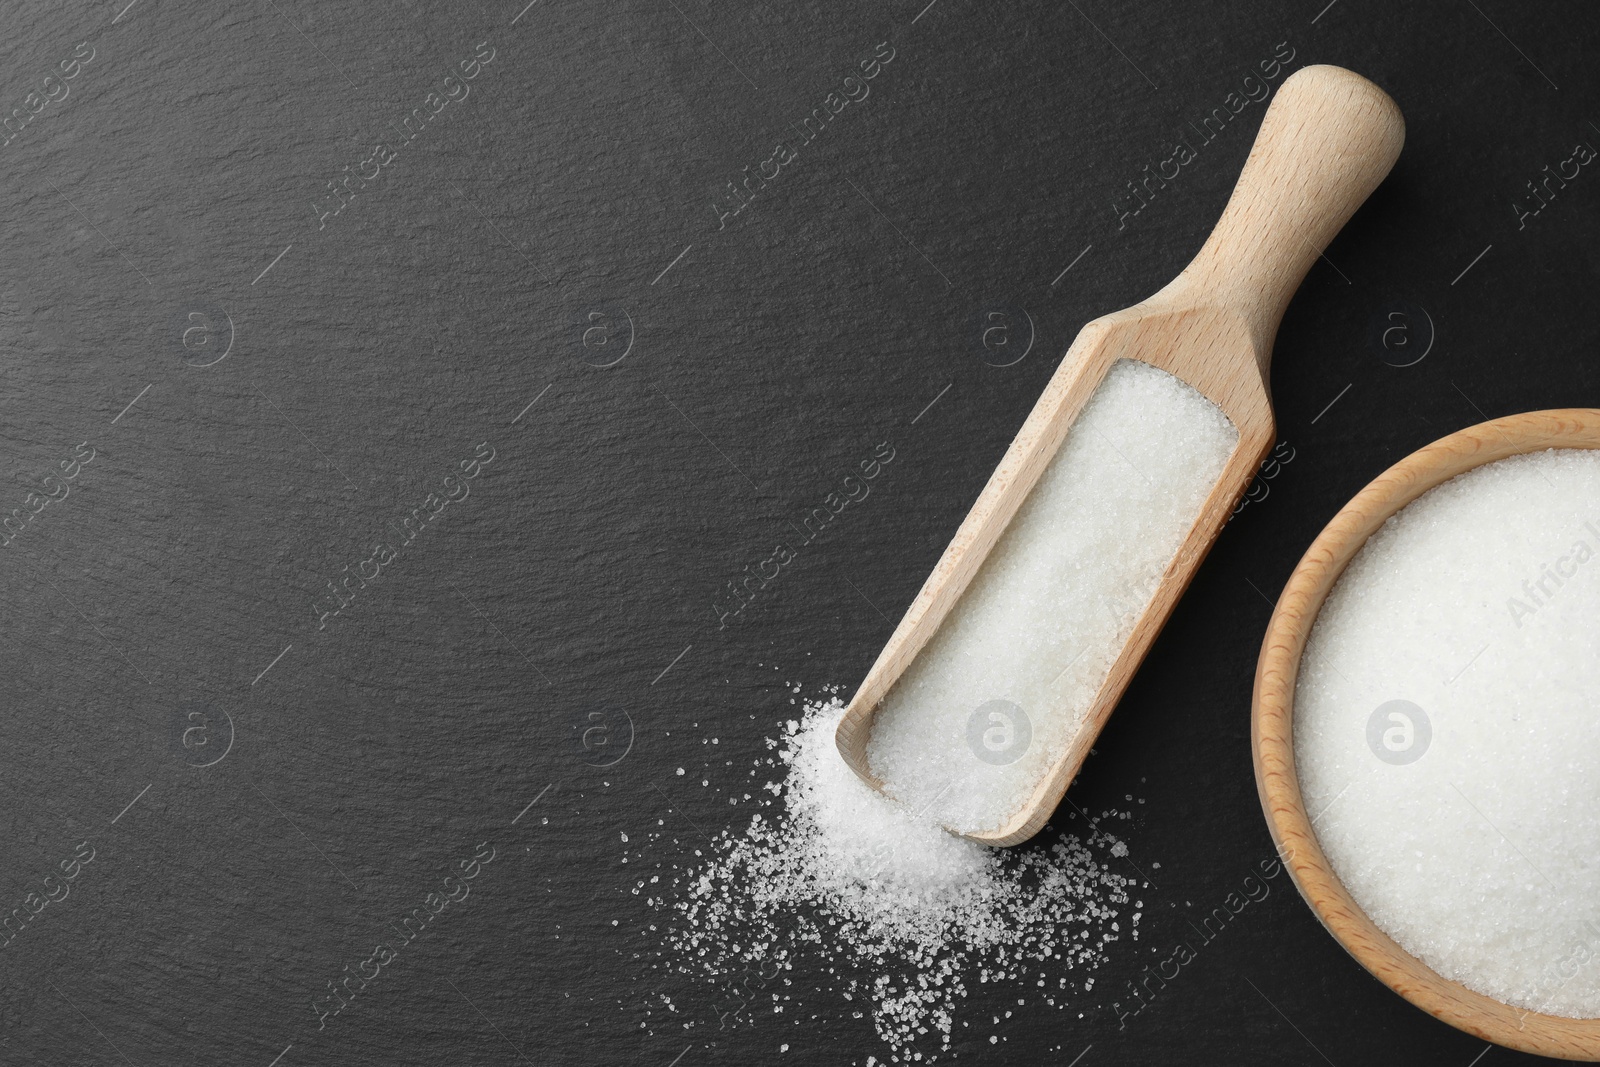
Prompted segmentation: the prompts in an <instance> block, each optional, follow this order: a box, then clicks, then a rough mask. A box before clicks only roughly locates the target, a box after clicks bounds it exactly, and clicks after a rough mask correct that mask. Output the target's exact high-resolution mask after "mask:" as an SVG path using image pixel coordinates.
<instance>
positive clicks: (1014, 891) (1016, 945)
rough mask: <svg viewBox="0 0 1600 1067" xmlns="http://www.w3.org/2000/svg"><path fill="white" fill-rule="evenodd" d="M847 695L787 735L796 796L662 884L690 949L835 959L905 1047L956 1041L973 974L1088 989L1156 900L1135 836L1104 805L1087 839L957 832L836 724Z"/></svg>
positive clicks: (774, 967) (894, 1055)
mask: <svg viewBox="0 0 1600 1067" xmlns="http://www.w3.org/2000/svg"><path fill="white" fill-rule="evenodd" d="M843 710H844V709H843V705H842V704H841V703H840V702H839V701H838V700H837V699H830V700H828V701H826V702H813V703H808V704H807V705H806V707H805V711H804V717H803V718H802V719H800V720H798V721H792V722H790V723H789V724H788V728H787V731H786V733H785V735H784V736H783V737H782V738H781V739H780V740H777V741H773V742H770V743H771V744H772V745H773V746H774V747H776V748H777V749H778V753H777V755H778V763H779V764H780V765H781V766H783V767H786V768H787V771H788V774H787V777H786V778H785V779H784V780H782V781H781V782H774V783H769V784H768V786H767V789H768V791H769V792H770V793H771V794H773V796H774V798H776V799H775V800H774V801H773V803H772V806H773V807H778V801H779V800H781V812H779V813H776V814H769V815H761V814H757V815H755V816H753V817H752V818H751V821H750V824H749V826H748V828H747V829H746V830H745V831H744V832H743V833H742V834H735V833H732V832H729V833H724V834H723V835H721V836H720V837H719V839H718V842H717V844H716V846H715V847H714V848H713V850H712V855H711V856H710V857H708V858H706V859H705V860H704V862H703V865H702V866H699V867H697V868H696V869H694V870H691V871H689V872H687V873H686V875H685V876H684V877H683V878H682V879H680V881H679V883H678V885H677V887H676V899H671V900H669V899H667V898H662V899H661V900H660V901H659V902H658V906H670V907H672V908H673V909H674V910H675V911H676V922H675V924H674V928H673V930H672V932H671V934H670V938H669V943H670V945H671V947H672V948H673V949H675V950H676V953H677V958H678V959H679V961H680V963H681V966H682V967H683V968H684V969H685V970H688V971H690V972H691V973H696V974H698V975H700V976H701V977H704V978H708V979H710V980H711V981H712V982H714V983H716V984H719V985H722V984H729V983H731V982H732V981H733V980H735V979H737V978H738V977H739V976H741V975H746V974H754V975H759V976H761V978H762V979H773V978H777V977H779V976H780V975H781V974H782V973H783V972H788V971H790V970H792V969H793V968H794V967H795V965H796V964H797V963H799V964H801V965H802V966H808V965H809V966H813V967H814V966H816V965H821V966H822V967H824V968H825V969H826V970H827V971H828V972H829V973H831V974H832V975H834V976H835V977H836V979H837V982H838V985H837V991H838V993H839V994H840V997H841V1006H843V1007H859V1008H860V1010H861V1011H865V1012H870V1014H871V1018H872V1021H873V1024H874V1026H875V1027H876V1029H877V1032H878V1034H879V1036H880V1037H881V1038H882V1039H883V1040H884V1042H885V1043H886V1044H887V1049H886V1056H887V1062H891V1063H902V1062H912V1061H920V1062H930V1061H932V1060H933V1059H935V1058H936V1057H937V1055H938V1053H939V1052H940V1051H943V1050H948V1049H949V1047H950V1038H951V1035H952V1032H953V1031H954V1030H956V1029H957V1028H958V1020H957V1018H956V1010H957V1004H958V1002H959V1001H960V1000H961V998H963V997H965V996H966V995H967V989H968V986H969V984H970V983H974V982H978V983H996V982H1004V983H1014V984H1015V985H1017V987H1018V989H1019V992H1022V993H1027V994H1030V995H1032V996H1034V997H1035V998H1037V999H1042V1000H1045V1001H1046V1002H1047V1003H1050V1004H1054V1005H1056V1006H1058V1007H1065V1006H1066V1004H1065V1000H1064V998H1065V997H1066V996H1067V994H1068V992H1069V991H1074V990H1084V991H1086V990H1088V989H1089V988H1090V987H1091V986H1092V985H1093V978H1092V977H1091V974H1092V972H1093V970H1094V969H1095V968H1096V967H1097V966H1098V965H1099V964H1100V963H1101V962H1102V961H1103V960H1104V959H1105V958H1106V953H1107V949H1108V946H1109V945H1111V943H1113V942H1115V941H1118V940H1121V939H1123V938H1129V939H1136V937H1137V934H1136V932H1135V931H1136V925H1137V922H1138V918H1139V913H1138V911H1137V910H1134V911H1133V913H1132V914H1131V915H1126V914H1123V913H1124V912H1125V911H1127V905H1128V903H1129V892H1128V891H1129V889H1130V888H1131V887H1134V886H1135V885H1136V882H1135V880H1134V879H1133V878H1132V877H1129V876H1124V875H1122V874H1118V873H1115V872H1113V871H1112V870H1110V869H1109V867H1108V866H1107V864H1109V863H1110V862H1112V860H1111V858H1110V856H1111V854H1112V850H1113V849H1115V850H1117V853H1118V854H1120V855H1123V856H1126V855H1127V848H1126V845H1125V844H1124V843H1123V842H1121V841H1120V840H1118V839H1117V838H1115V837H1113V836H1111V835H1110V834H1109V833H1106V832H1104V831H1103V830H1099V829H1096V828H1094V827H1095V826H1098V825H1099V824H1100V821H1098V820H1097V822H1096V823H1095V824H1094V826H1091V827H1090V828H1089V829H1087V831H1086V832H1087V834H1088V836H1087V838H1085V839H1082V840H1080V839H1079V838H1076V837H1072V836H1063V837H1062V838H1061V839H1060V840H1059V841H1057V842H1056V843H1055V844H1053V845H1051V846H1049V847H1041V846H1035V847H1032V848H1029V849H1025V850H1016V851H1012V852H1007V853H1002V852H1000V851H998V850H994V849H989V848H985V847H983V846H981V845H978V844H975V843H973V842H971V841H968V840H965V839H963V838H959V837H955V836H953V835H951V834H948V833H946V832H944V831H943V830H941V829H940V828H939V827H938V826H937V825H935V824H933V823H931V822H928V821H926V820H923V819H918V818H915V817H914V816H912V815H911V814H910V813H908V812H907V811H906V810H905V809H904V808H902V807H901V806H900V805H898V804H896V803H894V802H893V801H891V800H889V799H888V798H886V797H884V796H883V795H882V794H880V793H877V792H875V791H874V790H872V789H871V788H869V787H868V786H866V785H865V784H864V783H862V781H861V780H860V779H859V778H857V777H856V775H855V774H854V772H852V771H851V770H850V768H849V767H847V766H846V765H845V763H844V762H843V761H842V760H841V759H840V757H839V754H838V750H837V749H836V748H835V746H834V741H833V733H834V729H835V728H836V727H837V725H838V723H839V719H840V718H841V717H842V715H843ZM1107 816H1109V817H1110V818H1116V817H1117V816H1116V814H1115V813H1107ZM1124 817H1125V816H1124ZM1102 818H1103V819H1104V818H1105V817H1102ZM1123 865H1124V866H1126V864H1125V861H1124V863H1123ZM1141 906H1142V905H1141V904H1139V903H1138V902H1134V904H1133V908H1134V909H1137V908H1139V907H1141ZM746 984H747V983H746ZM786 999H787V998H786ZM772 1000H773V1003H771V1004H769V1005H766V1006H765V1007H766V1010H768V1011H776V1012H779V1013H781V1012H782V1011H783V1008H784V1005H783V1004H782V1003H780V1002H778V999H777V997H776V996H774V997H773V998H772ZM816 1009H817V1006H816V1005H810V1006H809V1010H812V1011H815V1010H816ZM748 1010H750V1011H751V1012H752V1013H754V1012H757V1011H761V1010H762V1006H761V1005H760V1003H759V1002H753V1003H752V1006H751V1007H750V1008H749V1009H748ZM792 1014H793V1013H792ZM1007 1014H1009V1011H1008V1012H1007ZM858 1017H859V1013H858ZM795 1021H798V1019H797V1020H795ZM986 1021H987V1020H985V1019H980V1020H979V1023H980V1024H982V1023H983V1022H986ZM868 1062H872V1060H869V1061H868ZM877 1062H884V1060H882V1059H879V1060H877Z"/></svg>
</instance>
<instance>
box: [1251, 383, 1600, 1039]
mask: <svg viewBox="0 0 1600 1067" xmlns="http://www.w3.org/2000/svg"><path fill="white" fill-rule="evenodd" d="M1553 448H1588V449H1600V409H1595V408H1561V409H1554V410H1548V411H1532V412H1526V413H1523V414H1519V415H1509V416H1506V417H1504V418H1498V419H1491V420H1489V421H1487V422H1482V423H1478V424H1477V425H1475V426H1469V427H1467V428H1466V429H1463V430H1459V431H1457V432H1455V433H1452V434H1450V435H1448V436H1446V437H1442V438H1440V439H1439V440H1437V441H1434V442H1433V443H1432V444H1429V445H1427V446H1425V447H1423V448H1420V449H1418V450H1417V451H1415V452H1413V453H1411V454H1410V455H1408V456H1406V457H1405V458H1404V459H1402V460H1401V461H1400V462H1398V463H1396V464H1395V465H1394V466H1392V467H1390V468H1389V469H1388V470H1386V471H1384V472H1383V473H1382V474H1380V475H1379V476H1378V477H1377V478H1375V479H1373V480H1372V481H1371V482H1369V483H1368V484H1367V485H1366V486H1365V487H1364V488H1363V489H1362V490H1361V491H1360V492H1359V493H1357V494H1356V495H1355V496H1354V497H1352V498H1351V499H1350V501H1349V502H1348V503H1347V504H1345V506H1344V507H1343V508H1341V509H1340V510H1339V512H1338V513H1337V514H1336V515H1334V517H1333V518H1332V519H1331V520H1330V521H1329V522H1328V524H1327V526H1325V527H1324V528H1323V530H1322V532H1321V533H1319V534H1318V535H1317V538H1316V540H1315V541H1313V542H1312V543H1311V547H1310V548H1308V549H1307V550H1306V553H1305V555H1304V556H1303V557H1301V559H1300V562H1299V563H1298V564H1296V565H1295V568H1294V571H1293V573H1292V574H1291V575H1290V576H1289V581H1288V583H1287V584H1286V585H1285V586H1284V589H1283V592H1282V593H1281V594H1280V595H1279V597H1278V601H1277V603H1276V605H1275V606H1274V607H1273V611H1272V618H1271V621H1270V622H1269V623H1268V626H1267V632H1266V635H1265V637H1264V638H1263V640H1262V643H1261V653H1260V657H1259V659H1258V660H1257V664H1256V678H1255V685H1254V688H1253V692H1252V699H1251V710H1250V741H1251V750H1252V759H1253V762H1254V765H1255V774H1256V789H1257V792H1258V793H1259V795H1260V799H1261V808H1262V811H1263V813H1264V814H1265V815H1266V819H1267V826H1268V829H1269V830H1270V831H1271V833H1272V842H1273V845H1274V846H1276V848H1277V850H1278V856H1279V858H1280V859H1281V860H1282V862H1283V864H1284V866H1285V867H1286V868H1287V869H1288V871H1289V875H1290V878H1291V880H1292V881H1293V882H1294V884H1295V888H1296V889H1298V890H1299V891H1300V895H1301V897H1303V898H1304V899H1305V901H1306V903H1307V904H1308V905H1309V906H1310V908H1311V911H1312V913H1313V914H1315V915H1316V917H1317V918H1318V920H1319V921H1321V923H1322V925H1323V926H1324V927H1325V928H1326V929H1327V930H1328V932H1329V933H1330V934H1332V935H1333V937H1334V939H1335V940H1336V941H1338V942H1339V944H1340V945H1341V946H1343V948H1344V949H1345V951H1347V952H1348V953H1350V955H1351V956H1353V957H1355V959H1356V961H1357V962H1358V963H1360V964H1361V965H1362V966H1363V967H1365V968H1366V969H1367V970H1368V971H1369V972H1370V973H1371V974H1372V975H1373V977H1375V978H1377V979H1378V980H1379V981H1381V982H1383V983H1384V984H1385V985H1387V986H1388V987H1389V988H1390V989H1392V990H1394V991H1395V992H1396V993H1398V994H1400V995H1401V996H1402V997H1404V998H1405V999H1406V1000H1408V1001H1410V1002H1411V1003H1412V1004H1414V1005H1416V1006H1417V1007H1419V1008H1421V1009H1422V1010H1423V1011H1426V1012H1428V1013H1429V1014H1430V1015H1432V1016H1434V1017H1435V1018H1437V1019H1440V1020H1442V1021H1444V1022H1446V1023H1449V1024H1450V1025H1451V1026H1454V1027H1456V1028H1457V1029H1458V1030H1462V1031H1465V1032H1466V1033H1469V1034H1472V1035H1474V1036H1475V1037H1479V1038H1481V1039H1483V1040H1485V1041H1490V1042H1493V1043H1495V1044H1498V1045H1503V1046H1505V1047H1507V1048H1512V1049H1516V1050H1519V1051H1522V1052H1530V1053H1535V1054H1538V1055H1543V1056H1553V1057H1557V1058H1561V1059H1572V1060H1591V1061H1593V1060H1600V1018H1592V1019H1568V1018H1565V1017H1562V1016H1557V1015H1545V1014H1542V1013H1539V1012H1533V1011H1525V1010H1523V1009H1521V1008H1514V1007H1512V1006H1511V1005H1508V1004H1505V1003H1502V1002H1501V1001H1498V1000H1495V999H1493V998H1492V997H1488V996H1485V995H1484V994H1482V993H1477V992H1474V991H1473V990H1471V989H1468V988H1467V987H1466V986H1464V985H1462V984H1461V983H1459V982H1456V981H1454V980H1452V979H1449V978H1446V977H1444V976H1443V975H1440V974H1439V973H1437V972H1436V971H1434V970H1433V969H1432V968H1430V967H1429V966H1428V965H1427V964H1425V963H1423V962H1422V961H1421V960H1418V959H1417V958H1416V957H1414V956H1412V955H1411V954H1410V953H1408V952H1406V951H1405V949H1403V948H1401V947H1400V946H1399V945H1398V944H1397V943H1395V941H1394V940H1393V939H1392V938H1390V937H1389V935H1388V934H1386V933H1384V932H1383V931H1382V930H1381V929H1379V928H1378V926H1377V925H1376V924H1375V923H1373V921H1372V920H1371V919H1369V918H1368V917H1367V915H1366V913H1365V912H1363V911H1362V910H1361V907H1360V905H1359V904H1357V903H1356V901H1355V899H1354V898H1353V897H1352V896H1351V895H1350V892H1349V890H1347V889H1346V888H1345V887H1344V884H1343V883H1342V882H1340V881H1339V879H1338V877H1337V876H1336V875H1335V874H1334V873H1333V869H1332V866H1331V865H1330V864H1329V862H1328V859H1327V857H1326V856H1325V855H1324V854H1323V852H1322V847H1321V845H1320V844H1319V843H1318V841H1317V838H1316V834H1315V832H1314V831H1313V830H1312V828H1311V820H1310V818H1309V817H1308V815H1307V812H1306V808H1305V803H1304V799H1303V798H1302V797H1301V795H1300V783H1299V779H1298V777H1297V774H1296V771H1295V765H1294V691H1295V682H1296V678H1297V675H1298V673H1299V666H1300V657H1301V653H1302V652H1303V650H1304V648H1305V642H1306V639H1307V638H1308V637H1309V636H1310V633H1311V629H1312V626H1313V625H1314V623H1315V622H1316V617H1317V613H1318V612H1319V611H1320V610H1321V608H1322V605H1323V602H1324V601H1325V600H1326V599H1327V596H1328V593H1329V592H1330V591H1331V590H1332V588H1333V586H1334V585H1335V584H1336V583H1337V581H1338V579H1339V577H1340V576H1341V575H1342V574H1343V573H1344V570H1345V567H1346V566H1347V565H1348V564H1349V562H1350V560H1351V559H1352V558H1354V556H1355V554H1356V553H1357V552H1359V551H1360V549H1361V548H1362V546H1364V545H1365V544H1366V542H1367V539H1368V538H1369V537H1370V536H1371V535H1372V534H1373V533H1374V532H1375V531H1376V530H1377V529H1378V528H1380V527H1381V526H1382V525H1383V524H1384V522H1385V521H1387V520H1388V519H1389V518H1390V517H1391V516H1392V515H1394V514H1395V513H1397V512H1398V511H1399V510H1400V509H1401V508H1403V507H1405V506H1406V505H1407V504H1410V503H1411V502H1412V501H1414V500H1415V499H1416V498H1417V497H1419V496H1421V495H1422V494H1423V493H1424V492H1426V491H1427V490H1429V489H1432V488H1433V487H1434V486H1436V485H1440V484H1442V483H1444V482H1446V481H1448V480H1449V479H1451V478H1453V477H1455V476H1456V475H1458V474H1462V473H1465V472H1466V471H1469V470H1472V469H1474V468H1476V467H1480V466H1483V465H1484V464H1487V463H1493V462H1495V461H1496V460H1500V459H1505V458H1506V457H1508V456H1512V455H1519V454H1523V453H1529V452H1542V451H1545V450H1548V449H1553Z"/></svg>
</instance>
